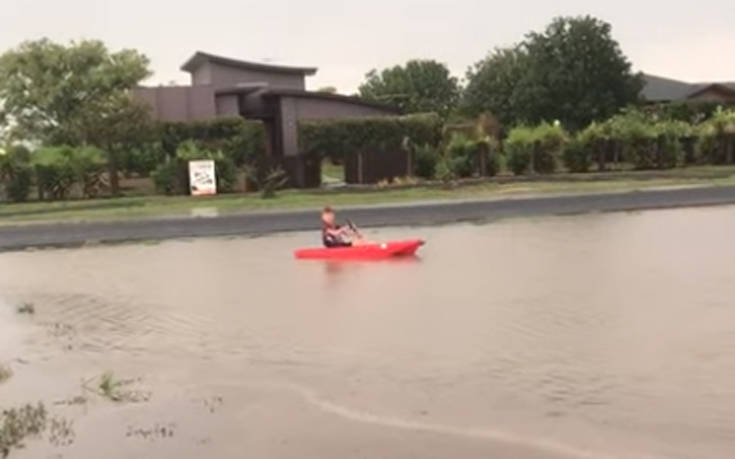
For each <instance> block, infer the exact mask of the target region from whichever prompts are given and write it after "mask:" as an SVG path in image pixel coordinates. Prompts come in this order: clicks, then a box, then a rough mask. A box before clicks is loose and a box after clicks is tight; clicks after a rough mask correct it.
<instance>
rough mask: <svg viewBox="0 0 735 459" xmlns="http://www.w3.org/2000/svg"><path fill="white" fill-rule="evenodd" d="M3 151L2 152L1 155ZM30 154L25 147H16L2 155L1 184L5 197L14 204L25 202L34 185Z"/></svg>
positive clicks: (0, 163)
mask: <svg viewBox="0 0 735 459" xmlns="http://www.w3.org/2000/svg"><path fill="white" fill-rule="evenodd" d="M1 152H2V150H0V153H1ZM29 160H30V154H29V152H28V150H27V149H26V148H25V147H22V146H16V147H12V148H10V149H9V151H8V152H6V153H5V154H0V182H2V187H3V190H4V192H5V195H6V196H7V198H8V199H10V200H11V201H13V202H23V201H26V200H27V199H28V195H29V194H30V191H31V186H32V185H33V169H32V168H31V166H30V163H29Z"/></svg>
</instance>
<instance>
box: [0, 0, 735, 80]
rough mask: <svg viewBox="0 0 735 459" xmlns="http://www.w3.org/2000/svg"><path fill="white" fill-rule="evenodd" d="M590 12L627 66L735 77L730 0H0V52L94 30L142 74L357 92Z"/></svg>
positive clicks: (463, 60)
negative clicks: (266, 77)
mask: <svg viewBox="0 0 735 459" xmlns="http://www.w3.org/2000/svg"><path fill="white" fill-rule="evenodd" d="M581 14H591V15H593V16H596V17H598V18H600V19H603V20H605V21H607V22H610V23H611V24H612V26H613V36H614V37H615V38H616V39H617V40H618V41H619V42H620V44H621V47H622V49H623V52H624V53H625V54H626V55H627V56H628V57H629V59H630V60H631V62H632V63H633V67H634V69H635V70H640V71H645V72H647V73H653V74H658V75H662V76H667V77H671V78H676V79H682V80H685V81H691V82H698V81H735V57H734V56H735V52H734V50H735V27H733V24H735V7H733V4H732V0H710V1H708V2H705V3H702V4H697V3H696V2H686V3H684V2H671V1H642V0H638V1H635V2H634V1H630V0H618V1H615V2H608V1H606V2H600V1H597V2H592V1H590V0H556V1H551V2H550V1H548V0H533V1H530V0H525V1H524V0H515V1H511V2H508V1H504V2H495V1H487V0H485V1H482V0H453V1H437V0H422V1H418V0H391V1H388V0H371V1H359V2H358V1H354V0H352V1H350V0H308V1H304V0H299V1H296V0H290V1H287V0H259V1H249V0H206V1H201V0H200V1H196V2H194V1H191V2H185V1H180V0H124V1H120V0H0V52H2V51H4V50H6V49H9V48H12V47H14V46H16V45H17V44H18V43H20V42H22V41H24V40H30V39H37V38H41V37H48V38H51V39H53V40H57V41H68V40H73V39H84V38H94V39H100V40H103V41H104V42H106V43H107V44H108V46H109V47H110V48H111V49H113V50H114V49H120V48H135V49H138V50H139V51H141V52H143V53H144V54H146V55H147V56H148V57H149V58H150V60H151V66H152V69H153V71H154V75H153V76H152V77H151V78H150V79H149V80H148V81H147V82H146V83H148V84H168V83H170V82H177V83H188V81H189V78H188V75H187V74H185V73H183V72H181V71H180V70H179V67H180V66H181V64H182V63H183V62H184V61H186V59H187V58H188V57H189V56H191V55H192V54H193V53H194V52H195V51H197V50H201V51H207V52H211V53H214V54H221V55H225V56H228V57H233V58H238V59H244V60H251V61H256V62H270V63H275V64H282V65H308V66H317V67H319V72H318V73H317V75H316V76H314V77H311V78H310V79H309V80H308V82H307V85H308V87H309V88H310V89H317V88H320V87H324V86H335V87H337V88H338V89H339V90H340V92H343V93H347V94H349V93H352V92H355V91H356V89H357V87H358V86H359V84H360V82H361V81H363V80H364V76H365V74H366V73H367V72H368V71H369V70H371V69H373V68H377V69H382V68H384V67H387V66H393V65H396V64H401V63H404V62H405V61H407V60H408V59H414V58H424V59H429V58H430V59H436V60H438V61H440V62H443V63H445V64H447V65H448V66H449V68H450V70H451V71H452V73H453V74H455V75H456V76H457V77H460V78H461V77H463V76H464V74H465V72H466V70H467V68H468V67H469V66H470V65H472V64H473V63H475V62H477V61H478V60H480V59H482V58H483V57H484V56H485V55H486V54H487V53H488V52H489V51H490V50H492V49H493V48H495V47H502V46H507V45H511V44H513V43H516V42H518V41H520V40H522V38H523V36H524V34H526V33H527V32H529V31H531V30H541V29H543V28H544V26H545V25H546V24H547V23H548V22H549V21H550V20H551V19H552V18H553V17H555V16H559V15H581Z"/></svg>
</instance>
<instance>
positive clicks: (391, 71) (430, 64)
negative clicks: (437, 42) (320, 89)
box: [360, 60, 460, 117]
mask: <svg viewBox="0 0 735 459" xmlns="http://www.w3.org/2000/svg"><path fill="white" fill-rule="evenodd" d="M360 95H361V96H362V97H363V98H365V99H367V100H373V101H376V102H383V103H387V104H392V105H395V106H397V107H399V108H400V109H401V110H402V111H403V112H404V113H422V112H435V113H438V114H439V115H440V116H442V117H446V116H447V115H448V114H449V112H450V111H451V110H452V109H454V108H455V106H456V104H457V101H458V100H459V95H460V88H459V83H458V81H457V78H455V77H453V76H452V75H451V73H450V72H449V69H448V68H447V66H446V65H444V64H442V63H440V62H436V61H434V60H411V61H408V62H407V63H406V64H405V65H403V66H400V65H397V66H395V67H392V68H387V69H385V70H383V71H382V72H380V73H378V71H377V70H372V71H370V72H369V73H368V74H367V75H366V81H365V82H364V83H363V84H362V85H361V86H360Z"/></svg>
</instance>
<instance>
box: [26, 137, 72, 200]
mask: <svg viewBox="0 0 735 459" xmlns="http://www.w3.org/2000/svg"><path fill="white" fill-rule="evenodd" d="M73 155H74V149H73V148H71V147H43V148H40V149H38V150H36V151H35V152H34V153H33V155H32V157H31V162H32V164H33V166H34V167H35V169H36V181H37V184H38V193H39V196H40V198H41V199H66V198H67V196H68V195H69V192H70V191H71V188H72V187H73V186H74V184H75V183H76V182H77V179H78V177H77V174H76V171H75V169H74V164H73V163H72V156H73Z"/></svg>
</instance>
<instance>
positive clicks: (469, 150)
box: [446, 133, 480, 177]
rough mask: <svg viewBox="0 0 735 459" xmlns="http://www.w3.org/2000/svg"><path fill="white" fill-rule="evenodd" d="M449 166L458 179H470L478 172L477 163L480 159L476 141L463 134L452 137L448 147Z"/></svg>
mask: <svg viewBox="0 0 735 459" xmlns="http://www.w3.org/2000/svg"><path fill="white" fill-rule="evenodd" d="M446 154H447V155H448V158H449V164H450V167H451V169H452V171H454V173H455V174H456V175H457V176H458V177H470V176H471V175H472V174H473V173H474V172H475V170H476V168H475V162H476V161H477V160H478V159H479V154H480V150H479V145H478V143H477V142H476V141H474V140H471V139H470V138H469V137H467V136H465V135H464V134H461V133H455V134H454V135H452V139H451V140H450V141H449V145H447V152H446Z"/></svg>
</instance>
